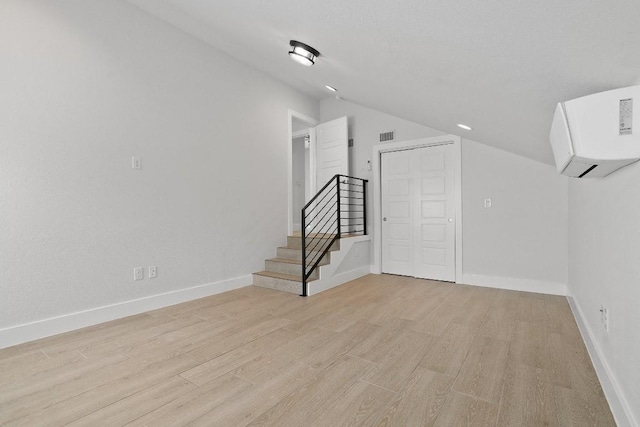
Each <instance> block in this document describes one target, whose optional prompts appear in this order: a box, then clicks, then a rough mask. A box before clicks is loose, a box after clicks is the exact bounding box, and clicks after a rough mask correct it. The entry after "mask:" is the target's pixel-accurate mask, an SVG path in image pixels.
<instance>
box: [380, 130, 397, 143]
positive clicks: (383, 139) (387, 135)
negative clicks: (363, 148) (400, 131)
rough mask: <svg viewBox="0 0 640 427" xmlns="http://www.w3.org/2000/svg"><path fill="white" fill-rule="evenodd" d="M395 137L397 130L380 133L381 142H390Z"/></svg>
mask: <svg viewBox="0 0 640 427" xmlns="http://www.w3.org/2000/svg"><path fill="white" fill-rule="evenodd" d="M394 139H395V131H393V130H391V131H389V132H383V133H381V134H380V142H389V141H393V140H394Z"/></svg>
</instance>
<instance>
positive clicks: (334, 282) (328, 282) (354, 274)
mask: <svg viewBox="0 0 640 427" xmlns="http://www.w3.org/2000/svg"><path fill="white" fill-rule="evenodd" d="M370 272H371V268H370V266H369V264H367V265H364V266H362V267H359V268H356V269H353V270H349V271H345V272H344V273H340V274H336V275H335V276H332V277H330V278H329V279H325V280H320V281H318V283H317V284H316V282H311V284H310V285H309V295H315V294H318V293H320V292H323V291H326V290H327V289H331V288H335V287H336V286H340V285H342V284H344V283H347V282H349V281H351V280H356V279H358V278H360V277H362V276H366V275H367V274H369V273H370Z"/></svg>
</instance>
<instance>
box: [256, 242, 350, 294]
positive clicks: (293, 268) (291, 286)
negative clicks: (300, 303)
mask: <svg viewBox="0 0 640 427" xmlns="http://www.w3.org/2000/svg"><path fill="white" fill-rule="evenodd" d="M334 237H335V236H327V237H323V238H319V237H316V238H314V240H316V241H317V240H318V239H322V240H323V241H320V242H317V243H319V245H318V246H319V247H324V246H325V245H326V244H328V243H329V242H330V241H331V240H332V239H333V238H334ZM325 240H326V242H325ZM311 243H313V242H311ZM325 243H326V244H325ZM307 247H312V246H311V245H309V244H308V245H307ZM339 249H340V240H339V239H338V240H336V241H335V242H334V243H333V244H332V245H331V246H330V247H329V251H327V252H326V253H325V254H320V253H319V252H316V251H311V252H307V256H309V257H312V258H316V257H321V258H320V262H319V264H318V267H319V268H316V269H315V270H314V271H313V272H312V273H311V276H310V277H309V279H307V282H308V283H310V284H312V283H313V282H314V281H316V280H318V279H319V278H320V270H321V269H322V266H326V265H329V264H330V263H331V252H333V251H337V250H339ZM253 284H254V285H256V286H261V287H263V288H270V289H276V290H279V291H284V292H291V293H295V294H298V295H302V233H300V232H297V233H294V234H293V236H288V237H287V246H281V247H279V248H277V249H276V257H275V258H271V259H267V260H265V261H264V271H259V272H257V273H253Z"/></svg>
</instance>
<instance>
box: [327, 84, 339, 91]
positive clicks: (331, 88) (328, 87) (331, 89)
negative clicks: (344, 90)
mask: <svg viewBox="0 0 640 427" xmlns="http://www.w3.org/2000/svg"><path fill="white" fill-rule="evenodd" d="M325 87H326V88H327V89H329V90H330V91H331V92H337V91H338V89H336V88H335V87H333V86H329V85H325Z"/></svg>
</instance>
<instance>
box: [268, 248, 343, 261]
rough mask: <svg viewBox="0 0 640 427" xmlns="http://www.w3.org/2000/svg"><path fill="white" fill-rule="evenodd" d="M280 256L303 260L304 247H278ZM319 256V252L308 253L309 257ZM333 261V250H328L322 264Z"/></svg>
mask: <svg viewBox="0 0 640 427" xmlns="http://www.w3.org/2000/svg"><path fill="white" fill-rule="evenodd" d="M277 254H278V258H284V259H291V260H295V261H302V249H291V248H278V249H277ZM316 256H317V252H311V253H309V254H307V258H314V259H315V257H316ZM330 262H331V252H327V253H326V254H325V256H323V257H322V261H320V263H321V264H325V263H326V264H329V263H330Z"/></svg>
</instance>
